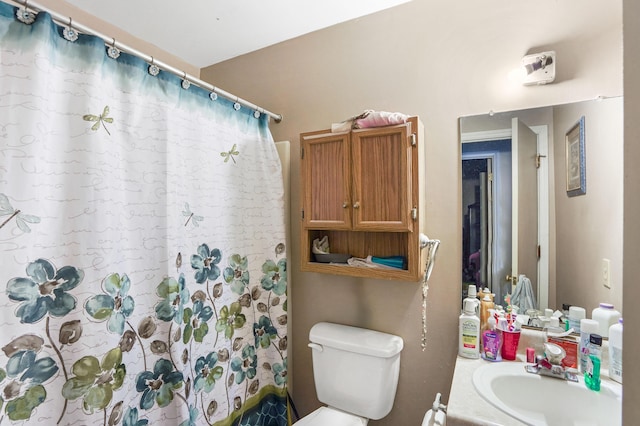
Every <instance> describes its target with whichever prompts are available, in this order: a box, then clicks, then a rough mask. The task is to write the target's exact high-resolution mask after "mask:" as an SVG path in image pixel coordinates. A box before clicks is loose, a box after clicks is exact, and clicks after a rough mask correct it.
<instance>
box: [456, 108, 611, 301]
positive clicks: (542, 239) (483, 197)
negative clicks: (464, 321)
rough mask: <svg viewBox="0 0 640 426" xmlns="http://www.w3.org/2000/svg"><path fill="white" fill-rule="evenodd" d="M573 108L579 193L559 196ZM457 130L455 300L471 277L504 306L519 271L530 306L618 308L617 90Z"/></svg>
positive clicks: (472, 121) (484, 118)
mask: <svg viewBox="0 0 640 426" xmlns="http://www.w3.org/2000/svg"><path fill="white" fill-rule="evenodd" d="M582 116H584V117H585V151H586V158H585V162H586V165H585V168H586V176H587V177H586V181H587V191H586V193H585V194H584V195H581V196H577V197H569V196H568V194H567V190H566V188H567V186H566V176H567V173H566V170H565V168H566V161H565V155H566V151H565V135H566V133H567V131H568V130H569V129H571V128H572V127H574V125H575V124H576V122H577V121H578V120H579V119H580V118H581V117H582ZM460 134H461V143H462V158H461V171H462V209H463V211H462V221H463V223H462V229H463V237H462V247H463V250H462V253H463V258H462V259H461V265H462V277H463V282H462V288H461V296H462V298H464V297H465V296H466V292H467V288H468V285H469V284H474V285H476V286H477V288H489V289H490V291H491V292H492V293H494V294H495V300H496V303H500V304H502V305H504V304H505V302H504V301H505V297H506V296H508V295H512V294H513V291H514V289H515V284H516V283H517V281H518V277H521V276H522V275H524V276H525V277H526V278H528V280H524V283H527V281H528V282H530V283H531V288H532V291H533V294H534V297H535V304H536V308H537V309H538V310H541V311H542V310H544V309H545V308H551V309H554V310H555V309H561V308H562V305H563V304H567V305H574V306H581V307H584V308H585V309H586V310H587V312H591V310H592V309H593V308H595V307H597V306H598V304H599V303H600V302H608V303H613V304H614V305H615V306H616V307H618V308H622V282H621V279H622V184H623V174H622V160H623V157H622V155H623V154H622V149H623V145H622V143H623V140H622V98H621V97H617V98H609V99H599V100H592V101H584V102H577V103H571V104H563V105H554V106H549V107H541V108H535V109H528V110H520V111H509V112H504V113H495V114H491V115H489V114H485V115H479V116H470V117H462V118H461V119H460ZM604 260H608V261H609V262H610V264H611V266H610V271H611V274H612V277H613V276H615V278H613V281H614V282H613V284H612V285H611V287H610V288H607V287H605V286H604V285H603V282H602V265H603V263H604Z"/></svg>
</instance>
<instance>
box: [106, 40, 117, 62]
mask: <svg viewBox="0 0 640 426" xmlns="http://www.w3.org/2000/svg"><path fill="white" fill-rule="evenodd" d="M107 55H109V57H110V58H111V59H118V56H120V49H118V48H117V47H116V39H115V38H113V37H111V46H108V47H107Z"/></svg>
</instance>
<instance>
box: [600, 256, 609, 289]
mask: <svg viewBox="0 0 640 426" xmlns="http://www.w3.org/2000/svg"><path fill="white" fill-rule="evenodd" d="M602 285H603V286H605V287H606V288H611V261H610V260H609V259H602Z"/></svg>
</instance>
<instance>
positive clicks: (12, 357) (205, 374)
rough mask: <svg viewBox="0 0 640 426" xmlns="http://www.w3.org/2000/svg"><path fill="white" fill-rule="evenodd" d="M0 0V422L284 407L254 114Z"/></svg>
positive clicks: (279, 324)
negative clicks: (0, 289) (0, 290)
mask: <svg viewBox="0 0 640 426" xmlns="http://www.w3.org/2000/svg"><path fill="white" fill-rule="evenodd" d="M154 67H155V66H154V65H153V64H151V66H150V64H147V63H145V62H144V61H143V60H141V59H139V58H136V57H133V56H131V55H128V54H124V53H121V54H120V52H118V51H117V49H114V48H113V46H105V44H104V42H103V41H102V40H101V39H99V38H97V37H94V36H89V35H83V34H78V33H77V32H76V31H75V30H74V29H73V28H72V27H65V26H60V25H57V24H56V23H54V22H53V21H52V19H51V17H50V16H49V15H48V14H46V13H39V14H37V15H35V14H33V13H31V12H30V11H28V10H24V9H17V8H14V7H12V6H10V5H8V4H5V3H0V288H2V292H1V293H0V346H1V349H2V351H1V352H0V424H21V425H22V424H39V425H40V424H45V425H56V424H60V425H97V424H101V425H117V424H121V425H125V426H142V425H147V424H149V425H157V424H162V425H184V426H187V425H240V424H241V425H251V426H256V425H286V424H287V423H288V406H287V391H286V387H287V270H286V269H287V268H286V265H287V263H286V258H285V253H286V251H285V247H284V241H285V227H284V201H283V185H282V174H281V166H280V162H279V159H278V155H277V152H276V148H275V146H274V143H273V140H272V138H271V134H270V132H269V129H268V118H267V117H266V116H265V115H262V116H259V114H258V113H255V112H254V111H248V110H247V109H246V108H240V106H239V105H234V103H233V102H230V101H227V100H224V99H222V98H218V99H215V96H210V94H209V93H208V92H206V91H205V90H203V89H200V88H197V87H195V86H190V85H189V84H188V82H184V81H182V79H181V78H179V77H177V76H175V75H173V74H169V73H167V72H164V71H160V72H159V73H158V72H157V71H158V69H157V68H154Z"/></svg>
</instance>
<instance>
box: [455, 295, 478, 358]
mask: <svg viewBox="0 0 640 426" xmlns="http://www.w3.org/2000/svg"><path fill="white" fill-rule="evenodd" d="M458 326H459V328H458V335H459V337H458V355H460V356H461V357H465V358H479V357H480V319H479V318H478V317H477V316H476V314H475V303H474V302H473V301H472V300H465V302H464V311H463V312H462V315H460V318H459V322H458Z"/></svg>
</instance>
